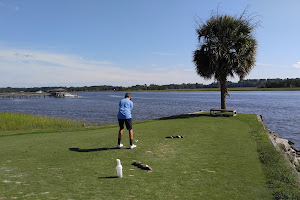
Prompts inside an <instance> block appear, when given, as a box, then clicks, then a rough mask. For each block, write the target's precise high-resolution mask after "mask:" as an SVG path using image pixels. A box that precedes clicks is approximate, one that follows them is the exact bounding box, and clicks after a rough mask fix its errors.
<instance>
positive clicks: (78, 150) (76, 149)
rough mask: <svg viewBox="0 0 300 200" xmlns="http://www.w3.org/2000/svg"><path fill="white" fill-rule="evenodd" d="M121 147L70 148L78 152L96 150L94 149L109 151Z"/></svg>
mask: <svg viewBox="0 0 300 200" xmlns="http://www.w3.org/2000/svg"><path fill="white" fill-rule="evenodd" d="M115 149H120V148H117V147H114V148H106V147H104V148H94V149H80V148H69V150H70V151H76V152H94V151H107V150H115Z"/></svg>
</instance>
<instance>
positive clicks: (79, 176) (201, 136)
mask: <svg viewBox="0 0 300 200" xmlns="http://www.w3.org/2000/svg"><path fill="white" fill-rule="evenodd" d="M255 117H256V116H255V115H243V114H238V116H237V117H208V116H200V115H195V116H187V115H185V116H181V117H178V118H175V119H168V118H166V119H164V120H150V121H143V122H135V123H134V125H133V127H134V136H135V139H138V140H139V142H138V143H137V148H136V149H132V150H130V149H127V148H126V147H129V144H128V143H129V141H128V134H127V133H125V132H124V136H123V140H122V143H123V144H124V146H125V148H122V149H115V147H116V142H117V132H118V127H117V126H107V127H102V128H98V129H94V130H83V129H79V130H77V131H67V132H62V131H60V132H58V131H52V132H51V131H49V132H43V133H41V134H37V133H36V134H31V133H30V132H28V131H24V134H18V135H10V136H2V137H0V157H1V160H0V199H1V200H2V199H210V200H211V199H212V200H213V199H230V200H232V199H233V200H234V199H239V200H240V199H247V200H248V199H259V200H263V199H274V198H275V197H276V195H278V194H279V195H280V194H281V193H280V192H279V191H281V190H285V189H287V190H288V191H283V192H284V193H285V194H286V193H288V194H290V195H293V196H291V197H297V196H296V195H297V194H299V193H297V192H299V189H298V190H297V187H295V182H294V181H293V180H292V179H293V177H290V176H288V179H290V180H291V181H287V182H284V183H282V182H281V183H280V184H279V185H276V183H275V182H276V181H279V182H280V181H281V180H280V178H279V180H277V178H278V177H277V178H276V177H275V178H274V177H272V175H270V174H268V166H270V165H269V164H268V163H267V161H268V160H269V161H270V160H272V159H273V157H272V156H273V155H278V154H277V153H278V152H276V151H274V152H269V150H270V149H272V148H271V146H268V145H267V144H270V142H269V141H268V140H266V134H265V133H263V132H262V129H261V127H260V124H259V123H258V122H257V120H256V118H255ZM171 135H183V136H185V138H184V139H165V137H166V136H171ZM260 143H261V144H260ZM264 145H266V146H267V147H266V149H269V150H267V152H264V151H263V150H260V149H261V148H262V149H265V147H264ZM273 149H274V148H273ZM268 156H269V157H268ZM265 157H267V158H265ZM280 158H281V157H279V160H280ZM116 159H120V160H121V163H122V165H123V173H124V177H123V178H121V179H120V178H113V177H114V176H115V175H114V168H115V166H116ZM134 161H140V162H143V163H145V164H148V165H150V166H151V167H152V168H153V171H152V172H147V171H143V170H141V169H139V168H136V167H134V166H132V165H131V163H132V162H134ZM274 162H275V163H277V162H278V160H277V161H274ZM273 167H275V168H276V166H273ZM280 167H281V168H280V169H287V168H286V167H285V165H284V164H283V165H282V166H280ZM271 170H272V169H271ZM275 172H276V170H275ZM289 173H290V172H289V170H287V171H285V173H284V174H289ZM285 184H287V185H289V186H287V187H285ZM282 185H284V186H282ZM292 186H294V187H292ZM291 188H292V189H291ZM281 192H282V191H281ZM278 199H279V198H278ZM294 199H296V198H294Z"/></svg>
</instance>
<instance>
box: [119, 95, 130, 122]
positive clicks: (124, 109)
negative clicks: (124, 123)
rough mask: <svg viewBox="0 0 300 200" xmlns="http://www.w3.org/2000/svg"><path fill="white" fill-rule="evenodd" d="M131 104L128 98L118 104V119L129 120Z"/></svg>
mask: <svg viewBox="0 0 300 200" xmlns="http://www.w3.org/2000/svg"><path fill="white" fill-rule="evenodd" d="M132 108H133V102H132V101H131V100H129V99H128V98H125V99H122V100H121V101H120V103H119V112H118V119H130V118H131V110H132Z"/></svg>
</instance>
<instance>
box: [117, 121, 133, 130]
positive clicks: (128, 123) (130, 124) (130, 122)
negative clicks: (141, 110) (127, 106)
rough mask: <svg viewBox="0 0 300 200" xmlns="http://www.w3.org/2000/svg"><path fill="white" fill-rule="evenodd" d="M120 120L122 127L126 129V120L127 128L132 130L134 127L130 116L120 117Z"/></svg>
mask: <svg viewBox="0 0 300 200" xmlns="http://www.w3.org/2000/svg"><path fill="white" fill-rule="evenodd" d="M118 121H119V126H120V129H124V122H125V125H126V128H127V130H129V131H130V130H131V129H132V118H130V119H118Z"/></svg>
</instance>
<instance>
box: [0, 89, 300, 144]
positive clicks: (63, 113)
mask: <svg viewBox="0 0 300 200" xmlns="http://www.w3.org/2000/svg"><path fill="white" fill-rule="evenodd" d="M131 93H132V100H133V102H134V109H133V112H132V113H133V118H134V120H147V119H156V118H161V117H168V116H171V115H176V114H185V113H190V112H196V111H198V110H204V111H209V109H210V108H218V107H220V92H149V91H148V92H131ZM124 94H125V92H99V93H95V92H88V93H81V94H79V95H81V96H83V98H58V99H56V98H32V99H0V111H7V112H22V113H31V114H38V115H49V116H55V117H63V118H68V119H75V120H80V121H86V122H89V123H101V124H106V123H116V122H117V119H116V116H117V112H118V104H119V101H120V100H121V99H122V98H123V97H124ZM230 95H231V98H227V107H228V109H237V111H238V112H240V113H254V114H259V115H263V117H264V120H265V122H266V124H267V125H268V127H269V128H270V129H271V130H273V131H275V132H276V133H277V134H278V135H279V136H282V137H285V138H287V139H290V140H291V141H294V142H295V143H296V144H297V145H296V146H298V147H300V124H299V123H298V122H297V120H298V119H300V103H299V101H300V91H253V92H252V91H247V92H230Z"/></svg>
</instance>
